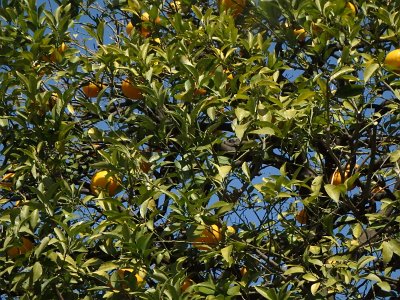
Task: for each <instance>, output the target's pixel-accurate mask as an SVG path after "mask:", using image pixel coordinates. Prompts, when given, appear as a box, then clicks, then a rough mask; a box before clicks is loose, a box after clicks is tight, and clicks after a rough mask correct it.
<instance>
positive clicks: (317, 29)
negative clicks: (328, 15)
mask: <svg viewBox="0 0 400 300" xmlns="http://www.w3.org/2000/svg"><path fill="white" fill-rule="evenodd" d="M311 30H312V33H313V34H315V35H319V34H321V33H322V32H323V29H322V28H321V27H319V25H318V23H314V22H312V23H311Z"/></svg>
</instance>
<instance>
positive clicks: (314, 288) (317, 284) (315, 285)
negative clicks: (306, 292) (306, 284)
mask: <svg viewBox="0 0 400 300" xmlns="http://www.w3.org/2000/svg"><path fill="white" fill-rule="evenodd" d="M320 285H321V283H320V282H316V283H314V284H313V285H312V286H311V294H313V296H315V295H316V294H317V292H318V289H319V286H320Z"/></svg>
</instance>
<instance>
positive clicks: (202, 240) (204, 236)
mask: <svg viewBox="0 0 400 300" xmlns="http://www.w3.org/2000/svg"><path fill="white" fill-rule="evenodd" d="M221 239H222V236H221V229H220V228H219V226H218V225H215V224H213V225H211V226H207V227H206V228H205V229H204V230H203V232H202V233H201V235H200V236H199V237H197V238H195V239H194V246H195V247H196V248H197V249H199V250H209V247H207V246H215V245H217V244H218V243H219V242H220V241H221Z"/></svg>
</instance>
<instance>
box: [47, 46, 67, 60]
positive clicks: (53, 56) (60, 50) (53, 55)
mask: <svg viewBox="0 0 400 300" xmlns="http://www.w3.org/2000/svg"><path fill="white" fill-rule="evenodd" d="M67 48H68V47H67V45H66V44H65V43H62V44H61V45H60V46H59V47H58V48H57V49H55V50H54V51H53V52H52V53H51V54H50V56H44V57H42V60H44V61H46V62H56V61H57V53H58V54H59V55H62V54H63V53H64V52H65V50H67Z"/></svg>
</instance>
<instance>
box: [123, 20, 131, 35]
mask: <svg viewBox="0 0 400 300" xmlns="http://www.w3.org/2000/svg"><path fill="white" fill-rule="evenodd" d="M125 30H126V33H127V34H128V35H130V34H131V32H132V30H133V24H132V22H129V23H128V25H126V28H125Z"/></svg>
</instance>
